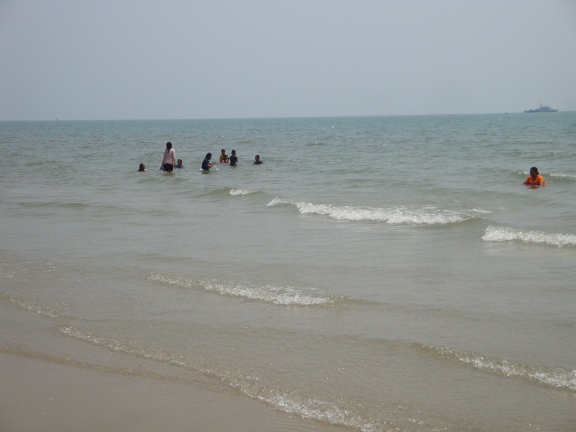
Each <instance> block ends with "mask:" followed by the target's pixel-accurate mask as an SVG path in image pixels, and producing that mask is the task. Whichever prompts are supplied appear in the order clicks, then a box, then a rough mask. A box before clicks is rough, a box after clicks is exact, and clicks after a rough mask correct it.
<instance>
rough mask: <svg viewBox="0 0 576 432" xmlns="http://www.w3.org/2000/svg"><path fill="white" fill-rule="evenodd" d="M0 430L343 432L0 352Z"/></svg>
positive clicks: (241, 403)
mask: <svg viewBox="0 0 576 432" xmlns="http://www.w3.org/2000/svg"><path fill="white" fill-rule="evenodd" d="M0 369H1V370H2V372H3V373H2V386H1V389H0V429H1V430H2V431H4V432H17V431H23V430H27V431H34V430H42V431H59V432H64V431H76V430H83V431H85V432H96V431H103V430H110V431H115V432H129V431H130V432H133V431H139V432H156V431H158V430H169V431H222V432H224V431H230V430H234V431H236V432H250V431H270V430H276V431H282V430H285V431H319V430H327V427H326V426H328V428H329V429H330V430H334V429H337V430H344V429H341V428H338V427H333V426H332V425H321V424H314V422H312V421H309V420H305V419H302V418H300V417H298V416H295V415H290V414H287V413H282V412H279V411H276V410H274V409H272V408H270V407H267V406H266V405H265V404H263V403H260V402H258V401H256V400H253V399H249V398H247V397H244V396H241V395H234V394H230V393H225V392H220V391H216V390H212V389H207V388H205V387H203V386H201V385H197V384H193V383H189V382H175V381H168V380H163V379H155V378H150V377H141V376H137V375H124V374H117V373H110V372H106V371H104V370H94V369H87V368H83V367H79V366H75V365H71V364H62V363H58V362H54V361H50V360H47V359H39V358H34V357H32V356H30V355H27V354H25V353H22V355H20V354H19V353H5V352H0Z"/></svg>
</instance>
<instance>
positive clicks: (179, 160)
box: [174, 159, 186, 169]
mask: <svg viewBox="0 0 576 432" xmlns="http://www.w3.org/2000/svg"><path fill="white" fill-rule="evenodd" d="M174 168H180V169H182V168H186V167H185V166H184V165H182V159H178V163H177V164H176V166H175V167H174Z"/></svg>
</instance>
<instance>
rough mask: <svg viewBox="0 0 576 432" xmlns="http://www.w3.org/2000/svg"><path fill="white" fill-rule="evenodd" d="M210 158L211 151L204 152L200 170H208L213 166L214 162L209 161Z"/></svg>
mask: <svg viewBox="0 0 576 432" xmlns="http://www.w3.org/2000/svg"><path fill="white" fill-rule="evenodd" d="M210 159H212V153H206V157H205V158H204V160H203V161H202V171H204V172H208V171H210V168H212V167H213V166H214V162H210Z"/></svg>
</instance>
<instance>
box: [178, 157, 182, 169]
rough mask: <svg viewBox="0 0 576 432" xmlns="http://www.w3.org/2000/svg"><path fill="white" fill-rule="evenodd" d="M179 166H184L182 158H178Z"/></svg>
mask: <svg viewBox="0 0 576 432" xmlns="http://www.w3.org/2000/svg"><path fill="white" fill-rule="evenodd" d="M178 167H179V168H182V159H178Z"/></svg>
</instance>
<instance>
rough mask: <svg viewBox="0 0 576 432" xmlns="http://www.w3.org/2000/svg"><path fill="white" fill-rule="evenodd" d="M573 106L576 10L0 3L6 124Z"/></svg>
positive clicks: (450, 2) (346, 2)
mask: <svg viewBox="0 0 576 432" xmlns="http://www.w3.org/2000/svg"><path fill="white" fill-rule="evenodd" d="M540 102H541V103H543V104H548V105H551V106H553V107H555V108H559V109H560V110H576V1H575V0H557V1H555V0H546V1H542V0H536V1H532V0H495V1H493V0H482V1H480V0H478V1H465V0H435V1H432V0H429V1H425V0H403V1H401V0H380V1H370V0H366V1H364V0H267V1H264V0H237V1H231V0H206V1H202V0H198V1H194V0H188V1H185V0H143V1H137V0H130V1H129V0H114V1H112V0H98V1H82V0H45V1H42V0H0V120H53V119H55V118H58V119H62V120H64V119H172V118H174V119H183V118H226V117H234V118H236V117H307V116H359V115H404V114H452V113H491V112H518V111H521V110H523V109H528V108H533V107H535V106H537V105H538V103H540Z"/></svg>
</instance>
